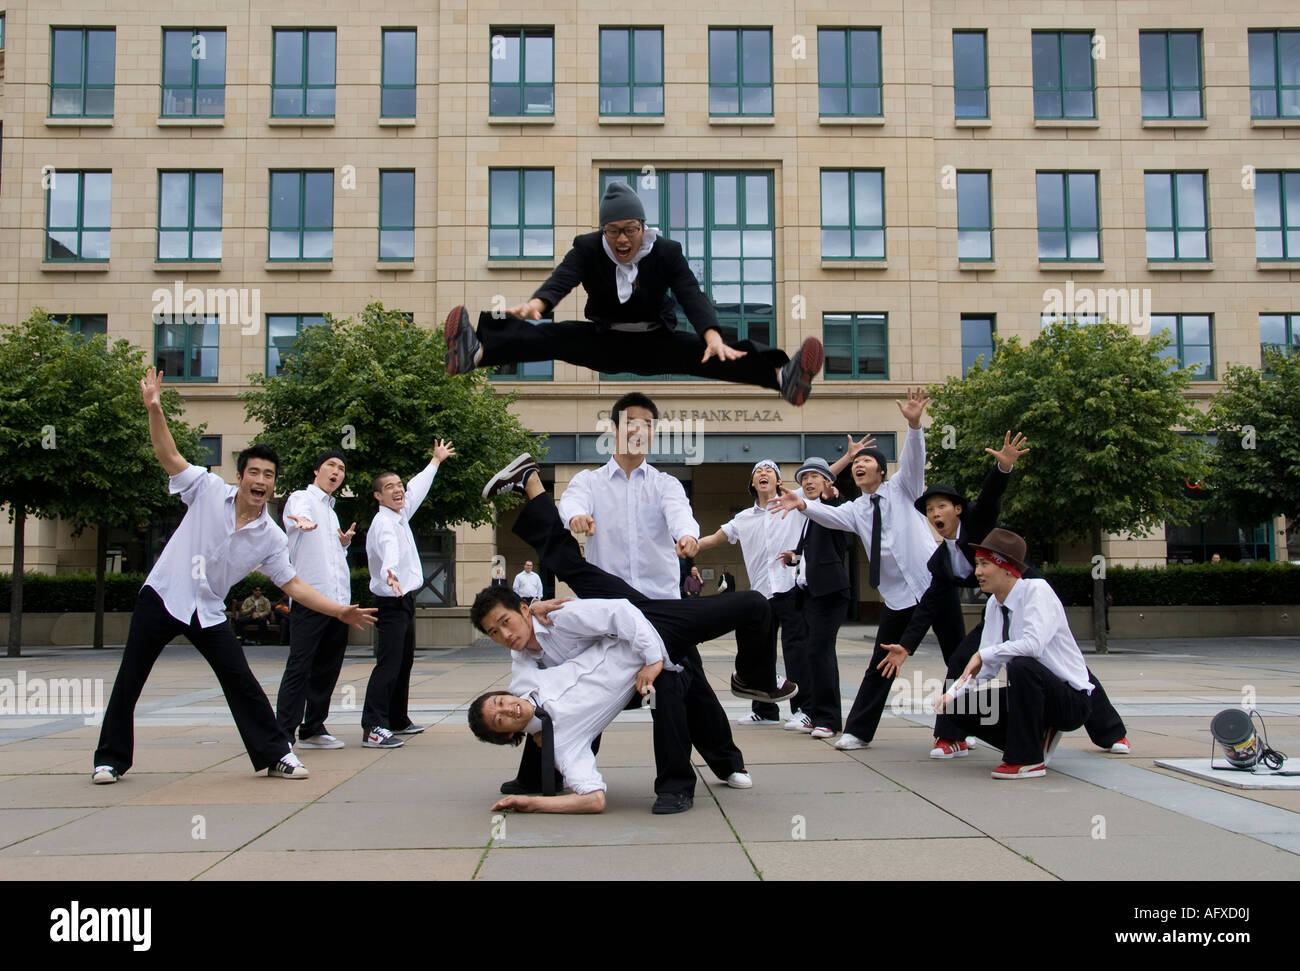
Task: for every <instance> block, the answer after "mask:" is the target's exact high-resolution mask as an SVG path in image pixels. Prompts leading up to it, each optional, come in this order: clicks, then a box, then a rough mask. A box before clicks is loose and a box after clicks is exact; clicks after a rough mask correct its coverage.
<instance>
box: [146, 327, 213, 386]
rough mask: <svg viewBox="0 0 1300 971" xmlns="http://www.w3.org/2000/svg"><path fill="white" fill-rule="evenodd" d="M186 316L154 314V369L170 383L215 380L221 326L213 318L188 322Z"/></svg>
mask: <svg viewBox="0 0 1300 971" xmlns="http://www.w3.org/2000/svg"><path fill="white" fill-rule="evenodd" d="M189 317H190V315H189V314H155V315H154V318H153V323H154V345H153V346H154V366H155V367H156V368H158V370H159V371H162V372H163V373H164V374H166V375H167V378H168V380H170V381H184V382H188V383H194V384H198V383H205V382H206V383H211V382H214V381H216V380H217V375H218V372H217V364H218V352H219V345H220V333H221V325H220V320H219V318H218V317H217V315H216V314H204V315H203V316H201V317H199V319H198V320H193V321H191V320H190V319H189Z"/></svg>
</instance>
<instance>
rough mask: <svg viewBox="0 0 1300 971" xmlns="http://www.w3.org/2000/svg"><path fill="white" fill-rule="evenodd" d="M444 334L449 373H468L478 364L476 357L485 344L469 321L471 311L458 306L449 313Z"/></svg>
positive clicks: (443, 330)
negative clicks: (479, 339) (481, 341)
mask: <svg viewBox="0 0 1300 971" xmlns="http://www.w3.org/2000/svg"><path fill="white" fill-rule="evenodd" d="M442 335H443V337H444V338H445V339H446V341H447V373H448V374H468V373H469V372H470V371H473V370H474V368H475V367H476V365H475V364H474V358H475V356H476V355H477V354H478V351H479V348H480V347H482V346H483V345H482V344H480V343H479V341H478V335H477V334H475V333H474V328H473V327H472V326H471V325H470V322H469V311H467V310H466V309H465V308H464V307H456V308H455V309H453V310H452V312H451V313H449V314H448V315H447V323H446V324H445V325H444V326H443V329H442Z"/></svg>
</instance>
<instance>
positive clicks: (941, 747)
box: [930, 738, 970, 759]
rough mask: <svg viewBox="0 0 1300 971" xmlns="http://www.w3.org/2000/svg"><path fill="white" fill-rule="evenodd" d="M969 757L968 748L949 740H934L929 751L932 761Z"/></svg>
mask: <svg viewBox="0 0 1300 971" xmlns="http://www.w3.org/2000/svg"><path fill="white" fill-rule="evenodd" d="M967 755H970V746H969V745H967V744H966V743H965V742H962V741H953V740H952V739H951V738H936V739H935V740H934V748H932V749H930V758H932V759H961V758H965V757H966V756H967Z"/></svg>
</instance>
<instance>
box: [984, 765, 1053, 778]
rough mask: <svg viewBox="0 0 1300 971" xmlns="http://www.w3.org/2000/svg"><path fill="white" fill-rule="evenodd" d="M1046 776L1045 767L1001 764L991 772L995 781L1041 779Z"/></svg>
mask: <svg viewBox="0 0 1300 971" xmlns="http://www.w3.org/2000/svg"><path fill="white" fill-rule="evenodd" d="M1045 775H1047V765H1046V764H1045V763H1039V764H1038V765H1008V764H1007V763H1006V762H1003V763H1002V764H1001V765H999V766H998V767H997V768H996V769H994V770H993V778H995V779H1041V778H1042V777H1043V776H1045Z"/></svg>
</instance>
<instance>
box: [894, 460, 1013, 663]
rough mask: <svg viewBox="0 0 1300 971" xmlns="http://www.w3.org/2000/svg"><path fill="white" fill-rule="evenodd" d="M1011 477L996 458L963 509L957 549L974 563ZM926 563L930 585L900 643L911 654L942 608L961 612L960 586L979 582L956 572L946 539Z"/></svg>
mask: <svg viewBox="0 0 1300 971" xmlns="http://www.w3.org/2000/svg"><path fill="white" fill-rule="evenodd" d="M1010 478H1011V474H1010V473H1009V472H1003V471H1002V470H1001V469H999V468H998V464H997V462H994V463H993V468H991V469H990V470H989V474H988V475H986V476H985V477H984V485H983V486H981V487H980V494H979V497H978V498H977V499H976V500H975V501H974V502H972V503H971V504H970V505H969V506H968V507H966V508H964V509H962V511H961V529H960V531H959V532H958V534H957V549H958V550H960V551H961V553H962V555H963V556H965V557H966V559H967V561H969V562H970V564H971V566H972V567H973V566H974V565H975V550H974V549H973V548H972V544H975V543H979V542H980V541H981V540H982V539H984V537H985V536H987V535H988V534H989V531H990V530H991V529H993V528H994V527H996V526H997V524H998V514H999V513H1000V512H1001V510H1002V493H1004V492H1005V491H1006V488H1007V480H1008V479H1010ZM926 565H927V566H928V567H929V568H930V586H929V587H928V588H927V589H926V591H925V595H924V596H923V597H921V602H920V603H919V604H917V605H916V610H914V611H913V612H912V618H911V620H909V621H908V623H907V629H906V630H905V631H903V636H902V637H900V638H899V640H898V643H900V644H902V645H903V646H904V647H905V648H907V651H908V653H909V654H912V653H915V652H916V648H917V645H918V644H920V643H921V638H923V637H925V632H926V631H927V630H929V629H930V626H931V625H932V624H933V623H934V619H935V617H936V615H938V614H939V613H940V611H952V610H956V611H957V613H958V615H959V616H960V613H961V598H960V596H959V595H958V588H960V587H978V586H979V582H978V581H977V580H976V579H975V575H974V574H973V573H972V574H971V575H970V576H968V577H965V578H961V577H958V576H957V575H956V574H955V573H953V570H952V558H951V557H950V556H949V555H948V544H947V543H940V544H939V546H938V548H937V549H935V551H934V553H933V554H932V555H931V556H930V560H929V562H928V563H927V564H926Z"/></svg>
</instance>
